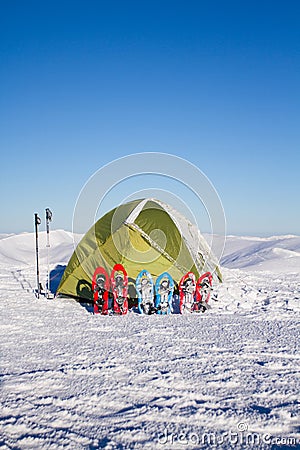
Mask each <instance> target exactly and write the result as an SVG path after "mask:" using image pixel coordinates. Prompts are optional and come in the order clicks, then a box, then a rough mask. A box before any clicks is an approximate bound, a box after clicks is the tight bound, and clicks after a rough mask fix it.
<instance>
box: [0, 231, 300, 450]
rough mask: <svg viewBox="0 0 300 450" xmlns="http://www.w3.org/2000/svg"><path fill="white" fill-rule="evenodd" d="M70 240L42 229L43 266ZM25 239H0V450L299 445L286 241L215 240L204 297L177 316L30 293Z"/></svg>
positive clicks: (291, 243) (292, 267)
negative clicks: (218, 246) (216, 256)
mask: <svg viewBox="0 0 300 450" xmlns="http://www.w3.org/2000/svg"><path fill="white" fill-rule="evenodd" d="M72 242H73V240H72V235H71V233H67V232H65V231H62V230H60V231H53V232H51V248H50V268H51V269H52V268H54V267H55V265H57V264H66V263H67V261H68V258H69V257H70V255H71V253H72V252H73V244H72ZM34 245H35V242H34V235H33V234H31V233H23V234H21V235H14V236H8V237H5V236H4V237H3V238H2V239H1V241H0V308H1V378H2V385H1V402H2V407H1V412H0V421H1V422H0V423H1V428H0V429H1V436H0V448H1V449H2V448H3V449H60V448H68V449H76V450H77V449H97V448H104V449H168V450H169V449H182V448H187V449H194V448H195V449H202V448H205V449H206V448H218V449H231V448H235V449H242V448H243V449H244V448H247V449H248V448H253V449H277V448H278V449H279V448H295V449H296V448H300V440H299V439H300V433H299V372H300V369H299V367H300V365H299V312H300V265H299V252H300V238H299V237H296V236H282V237H274V238H250V237H246V238H240V237H234V236H231V237H229V238H228V240H227V246H226V249H225V254H224V257H223V261H222V265H223V267H222V272H223V276H224V283H222V284H220V285H217V284H215V286H214V287H215V290H214V293H215V295H216V294H218V301H215V302H214V301H211V302H210V303H211V306H212V308H211V309H209V310H208V311H207V312H206V313H205V314H190V315H184V316H180V315H176V314H174V315H169V316H159V315H155V316H142V315H138V314H136V313H134V312H131V313H129V314H128V315H127V316H122V317H119V316H99V315H92V314H91V313H90V312H89V310H88V307H83V306H81V305H80V304H79V303H77V302H76V301H73V300H71V299H55V300H47V299H45V298H43V297H42V298H40V299H37V298H35V296H34V295H33V293H32V287H33V286H35V263H34V258H35V254H34ZM40 245H41V255H40V256H41V258H40V260H41V281H42V283H43V284H44V280H45V277H46V260H47V250H46V248H45V245H46V238H45V233H41V235H40Z"/></svg>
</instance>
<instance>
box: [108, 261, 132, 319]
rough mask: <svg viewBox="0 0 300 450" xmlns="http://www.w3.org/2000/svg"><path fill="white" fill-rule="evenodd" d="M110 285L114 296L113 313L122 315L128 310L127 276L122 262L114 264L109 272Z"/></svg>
mask: <svg viewBox="0 0 300 450" xmlns="http://www.w3.org/2000/svg"><path fill="white" fill-rule="evenodd" d="M110 281H111V287H112V292H113V297H114V306H113V309H114V312H115V314H120V315H124V314H127V312H128V298H127V296H128V276H127V272H126V270H125V269H124V267H123V266H122V264H116V265H115V266H114V268H113V270H112V272H111V277H110Z"/></svg>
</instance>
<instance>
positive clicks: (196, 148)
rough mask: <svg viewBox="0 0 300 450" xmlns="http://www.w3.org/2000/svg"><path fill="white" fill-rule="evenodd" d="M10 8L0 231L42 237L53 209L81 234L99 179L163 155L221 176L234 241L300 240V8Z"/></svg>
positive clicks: (91, 4) (4, 51)
mask: <svg viewBox="0 0 300 450" xmlns="http://www.w3.org/2000/svg"><path fill="white" fill-rule="evenodd" d="M0 9H1V14H0V61H1V62H0V149H1V169H0V170H1V177H0V187H1V226H0V232H20V231H32V229H33V213H34V212H35V211H38V212H40V214H41V215H43V214H44V210H45V208H46V207H50V208H51V209H52V210H53V212H54V222H53V227H55V228H64V229H68V230H70V229H71V228H72V215H73V209H74V206H75V202H76V198H77V196H78V194H79V192H80V190H81V188H82V186H83V185H84V183H85V182H86V181H87V180H88V179H89V177H90V176H91V175H92V174H93V173H94V172H95V171H96V170H97V169H99V168H100V167H101V166H103V165H104V164H107V163H109V162H110V161H112V160H114V159H115V158H119V157H122V156H125V155H127V154H132V153H136V152H149V151H155V152H165V153H170V154H174V155H177V156H180V157H182V158H186V159H187V160H189V161H190V162H192V163H194V164H196V165H197V166H198V167H199V168H200V169H201V170H202V171H203V172H204V173H205V174H206V175H207V176H208V177H209V179H210V180H211V182H212V183H213V185H214V186H215V188H216V189H217V191H218V193H219V196H220V198H221V200H222V202H223V205H224V209H225V213H226V218H227V227H228V232H229V233H236V234H246V233H247V234H261V235H266V234H270V235H271V234H287V233H294V234H300V208H299V206H298V204H299V200H298V197H299V192H300V181H299V178H300V177H299V169H300V151H299V150H300V126H299V124H300V98H299V97H300V86H299V80H300V77H299V74H300V27H299V19H300V4H299V2H298V1H286V2H282V1H280V2H279V1H260V2H258V1H251V2H250V1H249V2H248V1H246V2H241V1H230V0H229V1H225V0H224V1H215V2H202V1H185V2H183V1H163V0H161V1H159V2H158V1H151V2H150V1H144V2H142V1H128V2H124V1H112V2H102V1H100V0H99V1H84V2H83V1H72V2H71V1H70V2H69V1H64V0H62V1H45V2H41V1H30V0H28V1H26V2H24V1H14V0H11V1H2V2H1V6H0ZM153 183H154V184H155V183H156V180H153ZM146 187H148V188H151V180H148V185H147V186H146V184H145V183H143V182H141V180H140V179H139V178H137V179H136V187H135V186H133V189H135V188H136V189H137V190H138V189H144V188H146ZM153 187H157V185H156V184H155V186H153ZM164 187H166V188H168V186H167V185H165V184H164ZM172 189H173V192H174V193H175V194H178V195H180V194H181V190H180V187H179V186H178V187H176V186H174V185H173V184H172ZM177 189H178V192H177ZM121 194H122V195H121ZM127 194H128V195H129V193H127ZM120 195H121V197H122V198H123V192H121V190H120ZM114 201H115V202H118V191H116V192H115V195H114V197H112V201H111V203H114ZM111 206H112V207H113V206H115V205H114V204H112V205H111ZM196 214H197V211H196ZM205 227H206V225H205V226H204V228H205Z"/></svg>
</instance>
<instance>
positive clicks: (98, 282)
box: [92, 267, 109, 315]
mask: <svg viewBox="0 0 300 450" xmlns="http://www.w3.org/2000/svg"><path fill="white" fill-rule="evenodd" d="M92 290H93V295H94V314H103V315H107V314H108V292H109V276H108V274H107V272H106V270H105V269H104V268H103V267H97V269H96V270H95V272H94V275H93V280H92Z"/></svg>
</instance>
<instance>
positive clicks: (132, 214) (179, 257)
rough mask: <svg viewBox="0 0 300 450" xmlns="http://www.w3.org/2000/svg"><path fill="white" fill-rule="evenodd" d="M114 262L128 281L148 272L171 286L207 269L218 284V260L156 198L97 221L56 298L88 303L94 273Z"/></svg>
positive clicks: (187, 225)
mask: <svg viewBox="0 0 300 450" xmlns="http://www.w3.org/2000/svg"><path fill="white" fill-rule="evenodd" d="M117 263H120V264H123V266H124V267H125V269H126V271H127V273H128V276H129V277H130V278H132V279H133V280H135V278H136V277H137V275H138V274H139V272H140V271H141V270H143V269H147V270H148V271H149V272H150V273H151V275H152V276H153V277H154V278H156V277H158V276H159V275H160V274H161V273H162V272H165V271H166V272H169V273H170V275H171V276H172V277H173V279H174V281H175V283H178V282H179V280H180V278H181V277H182V276H183V275H184V274H185V273H186V272H188V271H192V272H194V273H195V275H196V277H198V276H200V274H201V273H203V272H204V271H207V270H209V271H211V272H213V273H214V274H215V275H216V277H217V278H218V279H219V280H220V281H221V273H220V270H219V267H218V264H217V261H216V259H215V258H214V256H213V255H212V254H211V251H210V249H209V247H208V245H207V243H206V241H205V239H204V238H203V237H202V236H201V235H200V233H199V230H198V229H197V228H196V227H195V225H192V224H191V223H190V222H189V221H188V220H187V219H186V218H185V217H183V216H182V215H181V214H180V213H178V212H177V211H175V210H174V209H173V208H171V207H170V206H169V205H167V204H165V203H163V202H161V201H159V200H156V199H141V200H134V201H131V202H128V203H126V204H123V205H120V206H118V207H116V208H114V209H113V210H111V211H110V212H108V213H107V214H105V215H104V216H103V217H102V218H100V219H99V220H98V221H97V222H96V223H95V224H94V225H93V226H92V227H91V228H90V230H89V231H88V232H87V233H86V235H85V236H84V237H83V238H82V240H81V241H80V243H79V244H78V246H77V248H76V250H75V251H74V253H73V255H72V257H71V259H70V261H69V263H68V265H67V267H66V270H65V272H64V274H63V277H62V279H61V282H60V285H59V287H58V294H60V295H67V296H71V297H77V298H80V299H83V300H92V298H93V293H92V289H91V281H92V277H93V274H94V271H95V269H96V268H97V267H98V266H102V267H104V268H105V269H106V271H107V272H108V273H109V274H110V272H111V270H112V268H113V266H114V265H115V264H117Z"/></svg>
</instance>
